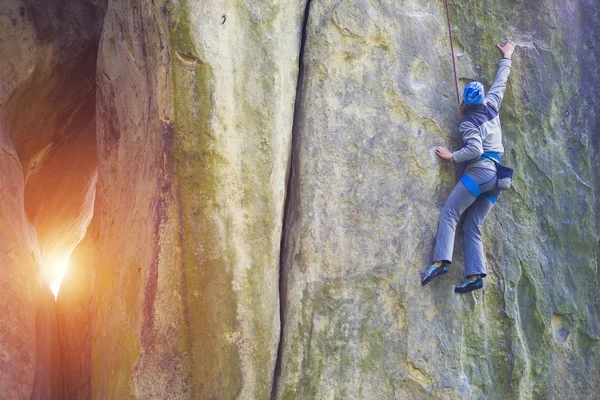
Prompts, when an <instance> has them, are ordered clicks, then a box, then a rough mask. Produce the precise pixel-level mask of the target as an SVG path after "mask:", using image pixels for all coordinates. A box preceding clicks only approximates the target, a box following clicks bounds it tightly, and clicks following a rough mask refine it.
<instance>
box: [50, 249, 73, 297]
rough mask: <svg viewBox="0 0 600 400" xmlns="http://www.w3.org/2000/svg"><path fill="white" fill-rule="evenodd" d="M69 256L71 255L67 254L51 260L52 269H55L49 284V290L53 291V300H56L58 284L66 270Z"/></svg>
mask: <svg viewBox="0 0 600 400" xmlns="http://www.w3.org/2000/svg"><path fill="white" fill-rule="evenodd" d="M70 258H71V255H70V254H69V255H67V256H65V257H62V258H59V259H57V260H54V261H53V262H52V270H53V271H55V273H56V275H55V276H56V278H55V279H54V280H53V281H52V283H51V284H50V290H52V293H54V300H56V297H57V296H58V291H59V290H60V284H61V283H62V280H63V277H64V276H65V272H67V268H68V267H69V259H70Z"/></svg>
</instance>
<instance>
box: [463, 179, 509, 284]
mask: <svg viewBox="0 0 600 400" xmlns="http://www.w3.org/2000/svg"><path fill="white" fill-rule="evenodd" d="M501 192H502V191H501V190H500V189H498V188H494V189H493V190H492V191H489V192H485V193H483V194H482V195H481V196H479V197H478V198H477V200H476V201H475V203H473V205H472V206H471V207H469V209H468V210H467V211H466V212H465V218H464V222H463V226H462V231H463V246H464V253H465V276H466V277H470V276H472V275H481V277H485V276H486V275H487V274H486V272H485V254H484V253H483V236H482V232H481V229H482V227H483V223H484V221H485V219H486V218H487V216H488V214H489V213H490V211H491V210H492V207H493V206H494V204H495V203H496V199H497V198H498V196H500V193H501Z"/></svg>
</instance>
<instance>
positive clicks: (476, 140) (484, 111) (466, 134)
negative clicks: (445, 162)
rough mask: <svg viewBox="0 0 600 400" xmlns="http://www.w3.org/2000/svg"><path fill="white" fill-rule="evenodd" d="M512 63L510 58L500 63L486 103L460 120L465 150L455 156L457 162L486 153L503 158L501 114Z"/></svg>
mask: <svg viewBox="0 0 600 400" xmlns="http://www.w3.org/2000/svg"><path fill="white" fill-rule="evenodd" d="M511 63H512V61H511V60H509V59H506V58H503V59H502V60H500V66H499V67H498V73H497V74H496V79H495V80H494V84H493V85H492V87H491V88H490V90H489V92H488V94H487V95H486V96H485V101H484V103H483V104H481V105H478V106H473V107H468V108H467V109H466V110H465V116H464V117H463V118H462V119H461V120H460V124H459V126H458V129H459V131H460V133H461V135H462V140H463V144H464V147H463V148H462V149H460V150H458V151H455V152H454V153H452V159H453V160H454V162H463V161H469V160H473V159H476V158H478V157H479V156H481V155H482V154H483V153H484V152H494V153H499V154H500V155H502V154H503V153H504V147H503V146H502V129H501V127H500V116H499V115H498V111H499V110H500V105H501V104H502V99H503V98H504V90H505V89H506V80H507V79H508V75H509V74H510V66H511Z"/></svg>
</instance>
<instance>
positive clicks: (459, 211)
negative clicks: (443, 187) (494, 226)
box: [433, 162, 502, 276]
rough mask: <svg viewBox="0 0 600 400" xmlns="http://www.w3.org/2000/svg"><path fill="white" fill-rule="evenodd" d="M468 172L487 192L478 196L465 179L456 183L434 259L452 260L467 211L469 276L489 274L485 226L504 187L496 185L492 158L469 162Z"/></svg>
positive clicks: (444, 213) (442, 220)
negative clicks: (456, 236)
mask: <svg viewBox="0 0 600 400" xmlns="http://www.w3.org/2000/svg"><path fill="white" fill-rule="evenodd" d="M465 173H466V174H467V175H469V176H470V177H471V178H473V180H474V181H475V182H476V183H477V184H478V185H479V187H480V188H481V191H482V192H483V194H481V195H480V196H478V197H477V198H476V197H475V196H473V195H472V194H471V192H470V191H469V190H468V189H467V188H466V186H465V185H464V184H463V183H462V182H458V183H457V184H456V186H455V187H454V190H453V191H452V193H451V194H450V197H448V200H447V201H446V205H445V206H444V208H443V209H442V213H441V214H440V223H439V226H438V232H437V236H436V240H435V250H434V253H433V260H434V261H446V262H448V263H452V252H453V249H454V237H455V234H456V226H457V225H458V221H459V220H460V217H461V215H463V213H464V221H463V227H462V231H463V245H464V253H465V276H470V275H482V276H486V275H487V274H486V273H485V255H484V253H483V241H482V234H481V228H482V226H483V222H484V221H485V218H486V217H487V216H488V214H489V213H490V210H491V209H492V207H493V206H494V203H495V201H496V198H498V196H500V193H501V192H502V191H501V190H500V189H498V188H497V187H496V170H495V166H493V164H491V162H486V163H485V164H484V163H482V162H475V163H473V164H471V165H469V166H467V168H466V169H465Z"/></svg>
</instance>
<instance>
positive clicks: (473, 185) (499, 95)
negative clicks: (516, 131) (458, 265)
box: [421, 40, 515, 293]
mask: <svg viewBox="0 0 600 400" xmlns="http://www.w3.org/2000/svg"><path fill="white" fill-rule="evenodd" d="M496 47H497V48H498V49H499V50H500V52H501V53H502V54H503V58H502V60H500V65H499V67H498V73H497V74H496V79H495V80H494V84H493V85H492V87H491V88H490V90H489V92H488V94H487V95H485V92H484V89H483V85H482V84H481V83H479V82H470V83H469V84H467V86H466V87H465V89H464V91H463V94H462V101H461V103H460V106H459V114H460V117H461V120H460V124H459V131H460V133H461V135H462V141H463V144H464V147H463V148H462V149H460V150H458V151H455V152H453V153H452V152H450V151H449V150H448V149H447V148H445V147H442V146H439V147H437V148H436V150H435V153H436V154H437V155H438V156H439V157H441V158H443V159H444V160H452V161H454V162H455V163H461V162H466V163H467V166H466V168H465V172H464V175H463V176H462V177H461V179H460V181H459V182H458V183H457V184H456V186H455V188H454V190H453V191H452V193H451V194H450V197H449V198H448V200H447V201H446V205H445V206H444V208H443V209H442V212H441V214H440V222H439V227H438V232H437V236H436V243H435V250H434V254H433V260H434V262H433V264H432V265H431V266H430V267H429V268H428V269H427V271H425V274H424V276H423V278H422V280H421V284H423V285H426V284H427V283H429V282H431V280H433V279H434V278H435V277H437V276H440V275H443V274H445V273H446V272H448V266H449V265H450V264H451V263H452V251H453V247H454V236H455V233H456V226H457V224H458V221H459V219H460V217H461V215H463V213H464V222H463V228H462V231H463V242H464V258H465V277H466V279H465V281H464V282H463V283H462V284H461V285H459V286H457V287H455V288H454V291H455V292H456V293H468V292H470V291H472V290H476V289H481V288H483V278H484V277H485V276H486V272H485V258H484V253H483V242H482V232H481V228H482V225H483V222H484V221H485V218H486V217H487V215H488V214H489V212H490V210H491V209H492V207H493V206H494V204H495V203H496V200H497V198H498V196H499V195H500V193H501V190H500V189H499V188H498V187H496V163H499V162H500V157H501V156H502V154H503V153H504V147H503V146H502V131H501V127H500V118H499V116H498V112H499V110H500V105H501V104H502V99H503V97H504V90H505V89H506V81H507V79H508V75H509V74H510V67H511V63H512V61H511V58H512V54H513V51H514V49H515V43H514V42H513V41H512V40H508V41H507V42H506V43H505V44H504V45H503V46H501V45H499V44H496Z"/></svg>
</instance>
